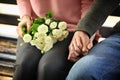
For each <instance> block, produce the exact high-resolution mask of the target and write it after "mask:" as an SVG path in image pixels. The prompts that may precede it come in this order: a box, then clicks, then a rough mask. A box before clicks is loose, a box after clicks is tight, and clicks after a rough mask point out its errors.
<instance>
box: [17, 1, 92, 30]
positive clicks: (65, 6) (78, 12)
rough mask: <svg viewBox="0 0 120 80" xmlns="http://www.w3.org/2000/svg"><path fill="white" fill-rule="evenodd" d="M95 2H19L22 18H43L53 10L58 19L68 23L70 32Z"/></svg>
mask: <svg viewBox="0 0 120 80" xmlns="http://www.w3.org/2000/svg"><path fill="white" fill-rule="evenodd" d="M92 2H93V0H17V4H18V6H19V10H20V16H21V17H22V16H24V15H28V16H31V17H32V18H36V17H38V16H39V17H43V16H44V15H45V13H47V12H48V11H50V10H52V11H53V16H54V18H56V19H60V20H63V21H66V22H67V23H68V30H69V31H74V30H75V27H76V25H77V23H78V21H79V20H80V19H81V18H82V17H83V16H84V15H85V13H86V11H87V10H88V8H89V7H90V5H91V4H92Z"/></svg>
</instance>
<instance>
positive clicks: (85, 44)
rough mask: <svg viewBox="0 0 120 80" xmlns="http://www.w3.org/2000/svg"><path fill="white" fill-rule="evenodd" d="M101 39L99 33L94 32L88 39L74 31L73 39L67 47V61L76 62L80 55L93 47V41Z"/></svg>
mask: <svg viewBox="0 0 120 80" xmlns="http://www.w3.org/2000/svg"><path fill="white" fill-rule="evenodd" d="M100 37H101V35H100V34H99V31H96V33H95V34H93V36H91V38H90V39H89V37H88V35H87V34H86V33H85V32H83V31H76V32H75V34H74V36H73V39H72V41H71V43H70V45H69V55H68V60H70V61H74V62H75V61H77V60H78V59H79V58H80V56H81V55H86V53H87V52H88V51H89V50H90V49H91V48H92V47H93V40H94V39H95V40H97V41H98V39H99V38H100Z"/></svg>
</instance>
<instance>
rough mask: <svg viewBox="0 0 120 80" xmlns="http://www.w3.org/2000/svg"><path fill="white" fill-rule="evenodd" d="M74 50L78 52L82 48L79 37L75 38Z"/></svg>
mask: <svg viewBox="0 0 120 80" xmlns="http://www.w3.org/2000/svg"><path fill="white" fill-rule="evenodd" d="M74 46H75V50H76V51H77V52H78V53H80V52H81V50H82V45H81V40H80V38H78V39H75V45H74Z"/></svg>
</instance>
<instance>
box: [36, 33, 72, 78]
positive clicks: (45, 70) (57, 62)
mask: <svg viewBox="0 0 120 80" xmlns="http://www.w3.org/2000/svg"><path fill="white" fill-rule="evenodd" d="M72 36H73V34H72V33H71V34H70V35H69V36H68V37H67V38H66V39H65V40H63V41H61V42H58V43H56V44H55V45H54V47H53V48H52V49H51V50H50V51H48V52H47V53H45V54H44V55H43V57H42V58H41V60H40V63H39V74H38V80H65V78H66V76H67V74H68V71H69V69H70V68H71V66H72V65H73V63H72V62H69V61H68V60H67V56H68V53H69V52H68V46H69V44H70V42H71V39H72Z"/></svg>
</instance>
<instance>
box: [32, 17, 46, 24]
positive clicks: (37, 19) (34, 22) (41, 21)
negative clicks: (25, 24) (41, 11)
mask: <svg viewBox="0 0 120 80" xmlns="http://www.w3.org/2000/svg"><path fill="white" fill-rule="evenodd" d="M43 23H45V19H44V18H40V17H38V18H36V19H34V20H33V24H43Z"/></svg>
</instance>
